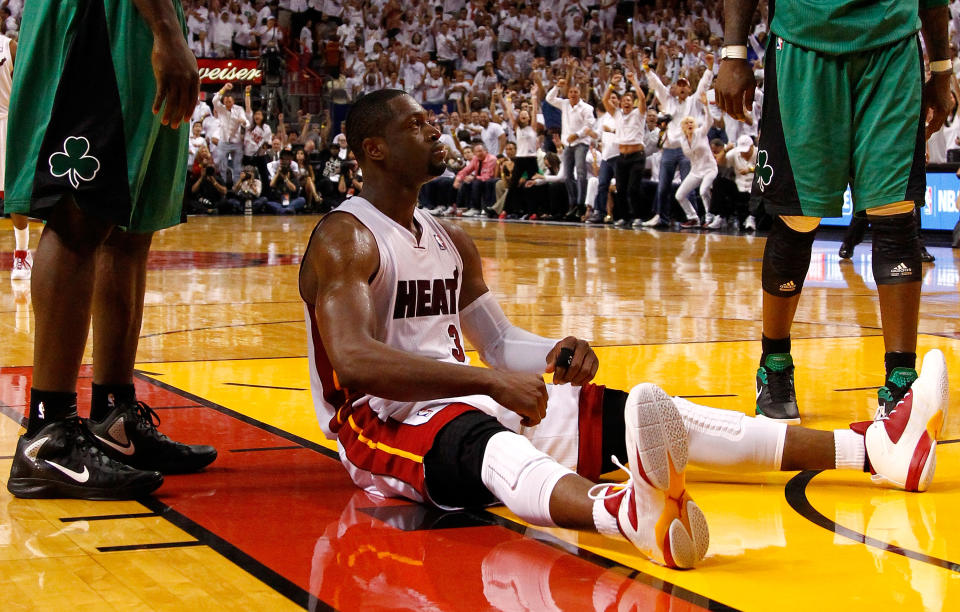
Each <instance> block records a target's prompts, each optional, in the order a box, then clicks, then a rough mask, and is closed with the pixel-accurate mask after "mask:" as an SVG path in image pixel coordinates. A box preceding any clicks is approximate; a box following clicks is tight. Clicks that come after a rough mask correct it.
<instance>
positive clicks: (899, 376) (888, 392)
mask: <svg viewBox="0 0 960 612" xmlns="http://www.w3.org/2000/svg"><path fill="white" fill-rule="evenodd" d="M915 380H917V371H916V370H915V369H913V368H894V369H893V370H892V371H891V372H890V376H888V377H887V384H885V385H884V386H882V387H880V388H879V389H878V390H877V414H876V416H874V418H873V420H875V421H876V420H878V419H882V418H886V417H887V416H888V415H889V414H890V413H891V412H893V409H894V408H896V407H897V404H899V403H900V400H902V399H903V396H904V395H906V394H907V391H909V390H910V387H911V385H913V381H915Z"/></svg>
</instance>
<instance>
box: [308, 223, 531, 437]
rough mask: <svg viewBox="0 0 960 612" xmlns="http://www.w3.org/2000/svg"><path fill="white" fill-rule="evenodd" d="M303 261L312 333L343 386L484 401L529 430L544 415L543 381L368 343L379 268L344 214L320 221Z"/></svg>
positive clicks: (371, 245) (370, 246) (361, 232)
mask: <svg viewBox="0 0 960 612" xmlns="http://www.w3.org/2000/svg"><path fill="white" fill-rule="evenodd" d="M317 231H318V232H319V235H318V236H317V237H316V240H314V241H313V242H312V244H311V246H310V248H309V249H308V250H307V253H306V255H305V256H304V257H305V258H304V265H303V269H302V271H301V279H300V283H301V285H300V287H301V291H302V292H303V295H308V296H315V298H314V305H315V313H316V318H317V328H318V331H319V332H320V336H321V338H323V342H324V346H325V347H326V349H327V355H328V357H329V358H330V363H331V365H332V366H333V369H334V371H335V372H336V373H337V380H338V381H339V383H340V385H341V386H342V387H345V388H348V389H356V390H360V391H362V392H364V393H369V394H371V395H375V396H377V397H383V398H387V399H394V400H400V401H420V400H428V399H438V398H444V397H457V396H463V395H473V394H478V395H488V396H490V397H492V398H493V399H495V400H496V401H497V402H498V403H500V404H501V405H503V406H505V407H507V408H509V409H510V410H512V411H514V412H516V413H517V414H519V415H521V416H522V417H523V421H524V424H525V425H535V424H537V423H539V422H540V420H541V419H542V418H543V417H544V415H545V414H546V405H547V392H546V386H545V385H544V383H543V380H542V379H540V378H538V377H536V376H533V375H529V374H515V373H503V372H494V371H493V370H488V369H484V368H474V367H464V366H459V365H453V364H449V363H443V362H440V361H436V360H433V359H427V358H425V357H420V356H417V355H413V354H410V353H407V352H405V351H401V350H397V349H395V348H392V347H390V346H388V345H386V344H384V343H382V342H380V341H378V340H377V339H376V338H375V337H374V321H375V311H374V306H373V297H372V294H371V290H370V284H369V282H370V279H371V278H373V276H374V275H375V274H376V272H377V268H378V266H379V261H380V259H379V252H378V249H377V244H376V240H375V239H374V237H373V234H371V233H370V231H369V230H368V229H367V228H366V227H364V226H363V225H362V224H361V223H360V222H359V221H357V220H356V219H354V218H352V217H351V216H349V215H343V214H336V213H334V214H331V215H330V217H328V218H327V219H325V220H324V221H323V222H322V224H321V226H320V229H318V230H317Z"/></svg>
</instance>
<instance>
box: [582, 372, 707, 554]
mask: <svg viewBox="0 0 960 612" xmlns="http://www.w3.org/2000/svg"><path fill="white" fill-rule="evenodd" d="M624 421H625V422H626V429H627V434H626V440H627V458H628V462H629V466H630V467H629V472H630V480H628V481H627V482H626V483H624V484H623V485H609V484H601V485H596V486H595V487H594V488H593V489H592V490H591V498H593V499H595V500H603V503H602V510H601V509H600V508H601V506H598V505H595V506H594V515H595V516H594V519H595V521H596V523H597V527H598V529H599V530H600V531H601V533H604V534H605V535H615V534H616V532H615V531H614V530H613V529H611V528H609V527H608V528H606V529H604V526H612V525H613V520H615V521H616V530H617V531H618V532H619V535H621V536H623V537H625V538H626V539H627V540H629V541H630V542H632V543H633V545H634V546H636V547H637V549H638V550H639V551H640V552H641V553H643V554H644V555H645V556H646V557H647V558H649V559H650V560H652V561H655V562H657V563H660V564H662V565H665V566H667V567H673V568H688V567H693V566H694V565H695V564H696V563H697V562H698V561H701V560H702V559H703V558H704V557H705V556H706V554H707V547H708V546H709V544H710V534H709V530H708V529H707V520H706V518H704V516H703V512H701V510H700V508H699V507H698V506H697V504H696V503H695V502H694V501H693V499H691V497H690V494H689V493H687V491H686V487H685V484H684V470H685V469H686V467H687V430H686V428H685V427H684V425H683V419H682V418H681V416H680V412H679V411H678V410H677V408H676V406H675V405H674V403H673V399H672V398H671V397H670V396H669V395H667V393H666V392H665V391H664V390H663V389H661V388H660V387H658V386H656V385H654V384H651V383H643V384H640V385H637V386H636V387H634V388H633V389H632V390H631V391H630V395H629V396H628V397H627V403H626V407H625V410H624ZM614 461H615V462H616V459H615V458H614ZM617 463H618V462H617ZM618 465H619V463H618ZM621 467H623V466H621ZM624 469H626V468H624ZM603 510H605V511H606V513H608V514H609V515H610V516H609V517H604V516H596V515H597V513H598V511H599V512H601V513H602V512H603Z"/></svg>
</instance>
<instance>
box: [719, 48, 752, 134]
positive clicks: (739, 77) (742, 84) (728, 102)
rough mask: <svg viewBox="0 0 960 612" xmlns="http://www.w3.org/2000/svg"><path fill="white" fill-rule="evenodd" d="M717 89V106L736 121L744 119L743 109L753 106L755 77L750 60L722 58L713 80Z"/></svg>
mask: <svg viewBox="0 0 960 612" xmlns="http://www.w3.org/2000/svg"><path fill="white" fill-rule="evenodd" d="M714 88H715V89H716V90H717V106H719V107H720V110H722V111H724V112H725V113H727V114H728V115H730V116H731V117H733V118H734V119H736V120H737V121H745V120H746V116H745V115H744V111H745V110H746V109H748V108H752V107H753V93H754V91H755V90H756V88H757V79H756V78H755V77H754V76H753V68H751V67H750V62H747V61H745V60H724V61H723V62H720V71H719V72H718V73H717V80H716V81H715V82H714Z"/></svg>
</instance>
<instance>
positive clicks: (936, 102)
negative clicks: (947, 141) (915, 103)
mask: <svg viewBox="0 0 960 612" xmlns="http://www.w3.org/2000/svg"><path fill="white" fill-rule="evenodd" d="M950 77H951V73H950V72H939V73H933V74H931V75H930V78H929V79H928V80H927V82H926V83H924V85H923V118H924V119H925V120H926V124H927V138H930V137H931V136H933V134H935V133H936V132H937V131H939V130H940V128H942V127H943V122H944V121H945V120H946V118H947V115H948V114H949V113H950V111H951V110H953V106H954V104H955V103H956V102H955V101H954V99H953V96H952V95H950Z"/></svg>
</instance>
